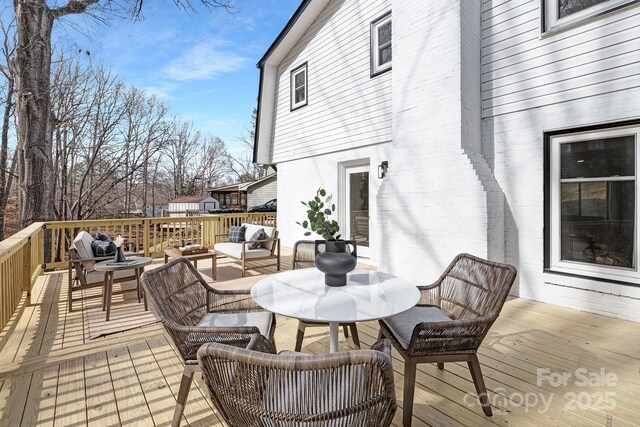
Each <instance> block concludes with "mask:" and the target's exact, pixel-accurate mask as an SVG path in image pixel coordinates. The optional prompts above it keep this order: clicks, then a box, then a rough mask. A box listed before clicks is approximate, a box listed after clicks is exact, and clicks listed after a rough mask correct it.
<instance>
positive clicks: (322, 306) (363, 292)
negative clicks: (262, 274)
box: [251, 268, 420, 353]
mask: <svg viewBox="0 0 640 427" xmlns="http://www.w3.org/2000/svg"><path fill="white" fill-rule="evenodd" d="M251 297H252V298H253V299H254V301H255V302H256V303H257V304H258V305H260V306H261V307H263V308H265V309H266V310H269V311H271V312H273V313H277V314H281V315H283V316H287V317H293V318H296V319H300V320H305V321H310V322H323V323H329V335H330V345H329V349H330V351H331V353H335V352H337V351H338V329H339V328H338V326H339V324H340V323H352V322H363V321H367V320H377V319H382V318H384V317H389V316H393V315H394V314H398V313H402V312H404V311H407V310H409V309H410V308H411V307H413V306H415V305H416V304H417V303H418V301H419V300H420V291H419V290H418V288H416V286H415V285H414V284H413V283H411V282H409V281H407V280H405V279H402V278H400V277H396V276H393V275H391V274H388V273H383V272H380V271H369V270H354V271H352V272H351V273H348V274H347V284H346V286H340V287H330V286H327V285H325V284H324V274H323V273H322V272H321V271H319V270H318V269H317V268H307V269H302V270H291V271H285V272H283V273H278V274H274V275H271V276H268V277H266V278H264V279H262V280H260V281H259V282H257V283H256V284H255V285H253V288H251Z"/></svg>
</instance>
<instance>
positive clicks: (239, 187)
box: [207, 173, 278, 192]
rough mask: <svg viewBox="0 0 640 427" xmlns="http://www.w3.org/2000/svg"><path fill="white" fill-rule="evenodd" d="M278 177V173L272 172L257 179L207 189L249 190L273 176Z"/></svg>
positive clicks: (217, 190) (216, 190)
mask: <svg viewBox="0 0 640 427" xmlns="http://www.w3.org/2000/svg"><path fill="white" fill-rule="evenodd" d="M277 177H278V175H277V174H275V173H272V174H271V175H267V176H265V177H264V178H260V179H256V180H255V181H249V182H239V183H237V184H229V185H223V186H221V187H213V188H209V189H207V191H209V192H220V191H247V190H248V189H249V188H250V187H253V186H254V185H257V184H261V183H263V182H265V181H267V180H270V179H272V178H273V179H275V178H277Z"/></svg>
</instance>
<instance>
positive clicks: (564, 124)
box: [482, 0, 640, 321]
mask: <svg viewBox="0 0 640 427" xmlns="http://www.w3.org/2000/svg"><path fill="white" fill-rule="evenodd" d="M539 6H540V2H538V1H524V0H521V1H511V2H493V1H485V2H484V4H483V23H484V24H483V26H484V27H483V38H482V58H483V62H482V71H483V74H482V78H483V83H482V87H483V109H482V112H483V120H482V145H483V152H484V154H485V157H486V158H487V160H488V163H489V164H490V165H491V166H492V169H493V171H494V176H495V179H496V181H497V182H498V183H499V185H500V187H501V189H502V190H503V191H504V195H505V221H504V222H505V258H506V261H507V262H509V263H512V264H514V265H516V266H517V267H518V281H517V283H516V285H515V291H516V293H517V294H518V295H520V296H521V297H524V298H529V299H534V300H538V301H543V302H548V303H553V304H556V305H561V306H565V307H569V308H574V309H579V310H585V311H590V312H594V313H599V314H603V315H607V316H613V317H619V318H624V319H629V320H634V321H640V288H638V287H635V286H629V285H623V284H615V283H609V282H603V281H595V280H590V279H586V278H577V277H567V276H560V275H557V274H551V273H545V272H543V268H544V265H543V261H544V232H543V230H544V187H543V183H544V169H543V165H544V152H543V135H544V133H545V132H548V131H552V130H562V129H572V128H576V127H581V126H587V125H594V124H601V123H615V122H618V121H623V120H629V119H633V118H638V117H640V62H638V61H639V58H640V44H639V43H638V35H639V34H640V32H639V31H640V20H639V19H638V18H640V7H639V6H640V5H637V4H636V5H633V6H631V7H627V8H624V9H621V10H618V11H616V12H613V13H609V14H606V15H603V16H600V17H598V18H597V19H594V20H592V21H590V22H586V23H584V24H582V25H579V26H577V27H576V28H573V29H568V30H566V31H563V32H559V33H556V34H549V35H545V36H544V37H542V38H540V25H539V22H540V21H539V14H540V7H539Z"/></svg>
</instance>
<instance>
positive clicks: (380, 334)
mask: <svg viewBox="0 0 640 427" xmlns="http://www.w3.org/2000/svg"><path fill="white" fill-rule="evenodd" d="M382 338H384V332H382V326H381V327H380V329H378V341H380V340H381V339H382Z"/></svg>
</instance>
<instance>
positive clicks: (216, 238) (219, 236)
mask: <svg viewBox="0 0 640 427" xmlns="http://www.w3.org/2000/svg"><path fill="white" fill-rule="evenodd" d="M222 238H225V239H222ZM228 239H229V235H228V234H215V235H214V236H213V243H214V244H216V243H220V242H223V241H225V240H228Z"/></svg>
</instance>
